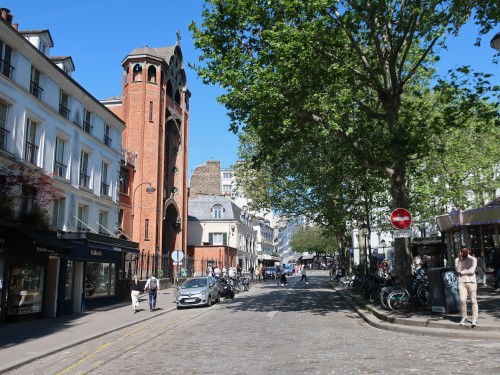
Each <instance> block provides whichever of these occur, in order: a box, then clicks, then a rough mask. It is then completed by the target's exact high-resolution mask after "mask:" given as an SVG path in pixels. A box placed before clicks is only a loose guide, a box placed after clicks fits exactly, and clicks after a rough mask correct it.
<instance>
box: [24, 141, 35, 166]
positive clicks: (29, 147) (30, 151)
mask: <svg viewBox="0 0 500 375" xmlns="http://www.w3.org/2000/svg"><path fill="white" fill-rule="evenodd" d="M37 155H38V146H36V145H34V144H33V143H30V142H26V150H25V151H24V160H26V161H27V162H28V163H31V164H35V165H36V162H37Z"/></svg>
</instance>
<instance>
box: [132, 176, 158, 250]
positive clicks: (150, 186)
mask: <svg viewBox="0 0 500 375" xmlns="http://www.w3.org/2000/svg"><path fill="white" fill-rule="evenodd" d="M142 185H148V187H147V188H146V193H148V194H153V193H154V192H155V191H156V189H155V188H154V186H153V185H152V184H151V182H143V183H142V184H139V185H137V186H136V188H135V189H134V192H133V193H132V215H130V218H131V224H132V225H131V228H130V238H131V239H132V241H133V240H134V209H135V192H136V191H137V189H139V187H141V186H142Z"/></svg>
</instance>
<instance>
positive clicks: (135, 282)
mask: <svg viewBox="0 0 500 375" xmlns="http://www.w3.org/2000/svg"><path fill="white" fill-rule="evenodd" d="M140 294H141V289H140V288H139V278H138V277H137V275H134V276H133V277H132V281H131V282H130V297H131V298H132V308H133V309H134V314H135V313H136V312H137V311H139V295H140Z"/></svg>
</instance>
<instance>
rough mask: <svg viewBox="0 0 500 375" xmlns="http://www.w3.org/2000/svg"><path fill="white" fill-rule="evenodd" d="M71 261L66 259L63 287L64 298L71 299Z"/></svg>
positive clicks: (72, 275) (72, 273)
mask: <svg viewBox="0 0 500 375" xmlns="http://www.w3.org/2000/svg"><path fill="white" fill-rule="evenodd" d="M73 278H74V271H73V261H72V260H68V262H67V265H66V286H65V288H64V298H65V299H73Z"/></svg>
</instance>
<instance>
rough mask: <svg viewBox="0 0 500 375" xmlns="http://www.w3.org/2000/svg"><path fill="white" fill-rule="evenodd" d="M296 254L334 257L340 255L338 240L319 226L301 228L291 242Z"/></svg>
mask: <svg viewBox="0 0 500 375" xmlns="http://www.w3.org/2000/svg"><path fill="white" fill-rule="evenodd" d="M290 246H291V248H292V250H293V251H294V252H296V253H310V254H316V255H334V254H337V253H338V246H337V244H336V240H335V239H334V238H332V237H331V236H329V235H328V234H327V232H325V230H324V229H323V228H320V227H319V226H315V227H304V228H299V229H298V230H297V231H296V232H295V234H294V235H293V237H292V240H291V242H290Z"/></svg>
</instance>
